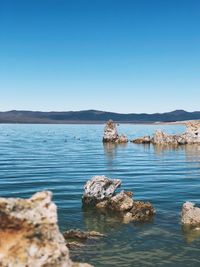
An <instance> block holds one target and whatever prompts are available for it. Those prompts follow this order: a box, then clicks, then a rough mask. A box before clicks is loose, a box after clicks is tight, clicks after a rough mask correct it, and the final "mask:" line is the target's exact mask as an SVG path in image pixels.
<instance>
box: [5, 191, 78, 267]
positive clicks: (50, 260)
mask: <svg viewBox="0 0 200 267" xmlns="http://www.w3.org/2000/svg"><path fill="white" fill-rule="evenodd" d="M51 196H52V194H51V192H39V193H37V194H35V195H33V196H32V197H31V198H30V199H16V198H8V199H7V198H0V222H1V223H0V241H1V242H0V263H1V264H0V266H1V267H35V266H37V267H47V266H48V267H72V266H73V263H72V261H71V260H70V258H69V251H68V248H67V247H66V245H65V240H64V238H63V236H62V234H61V233H60V232H59V228H58V225H57V210H56V205H55V204H54V203H53V202H52V201H51ZM79 266H81V265H79Z"/></svg>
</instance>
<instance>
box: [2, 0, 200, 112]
mask: <svg viewBox="0 0 200 267" xmlns="http://www.w3.org/2000/svg"><path fill="white" fill-rule="evenodd" d="M199 14H200V1H199V0H28V1H27V0H17V1H16V0H0V96H1V98H0V99H1V101H0V110H10V109H26V110H43V111H49V110H58V111H61V110H84V109H99V110H107V111H115V112H122V113H126V112H130V113H131V112H133V113H134V112H149V113H153V112H164V111H170V110H174V109H186V110H188V111H193V110H200V105H199V100H200V15H199Z"/></svg>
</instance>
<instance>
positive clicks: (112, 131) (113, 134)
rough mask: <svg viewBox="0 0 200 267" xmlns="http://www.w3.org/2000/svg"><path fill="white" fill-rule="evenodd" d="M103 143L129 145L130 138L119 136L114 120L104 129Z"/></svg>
mask: <svg viewBox="0 0 200 267" xmlns="http://www.w3.org/2000/svg"><path fill="white" fill-rule="evenodd" d="M103 142H104V143H127V142H128V138H127V137H126V135H124V134H122V135H118V132H117V126H116V124H115V123H114V122H113V121H112V120H109V121H108V122H107V123H106V126H105V128H104V135H103Z"/></svg>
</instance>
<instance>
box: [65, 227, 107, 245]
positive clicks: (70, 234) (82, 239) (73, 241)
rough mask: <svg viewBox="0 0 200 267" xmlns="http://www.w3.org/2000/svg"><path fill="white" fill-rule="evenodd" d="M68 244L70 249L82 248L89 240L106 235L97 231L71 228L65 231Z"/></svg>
mask: <svg viewBox="0 0 200 267" xmlns="http://www.w3.org/2000/svg"><path fill="white" fill-rule="evenodd" d="M63 236H64V238H65V241H66V245H67V247H68V248H69V249H74V248H81V247H83V246H84V245H85V243H86V241H87V240H90V239H98V238H100V237H105V235H104V234H101V233H99V232H97V231H81V230H79V229H71V230H69V231H66V232H64V233H63Z"/></svg>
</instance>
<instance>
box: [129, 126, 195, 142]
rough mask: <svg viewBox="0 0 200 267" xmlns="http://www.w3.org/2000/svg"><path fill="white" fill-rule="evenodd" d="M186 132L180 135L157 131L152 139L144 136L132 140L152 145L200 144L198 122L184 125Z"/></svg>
mask: <svg viewBox="0 0 200 267" xmlns="http://www.w3.org/2000/svg"><path fill="white" fill-rule="evenodd" d="M186 128H187V129H186V132H184V133H182V134H167V133H164V132H162V131H160V130H157V131H156V132H155V134H154V135H153V137H150V136H144V137H140V138H137V139H134V140H132V142H133V143H137V144H146V143H152V144H154V145H186V144H200V121H192V122H188V123H186Z"/></svg>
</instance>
